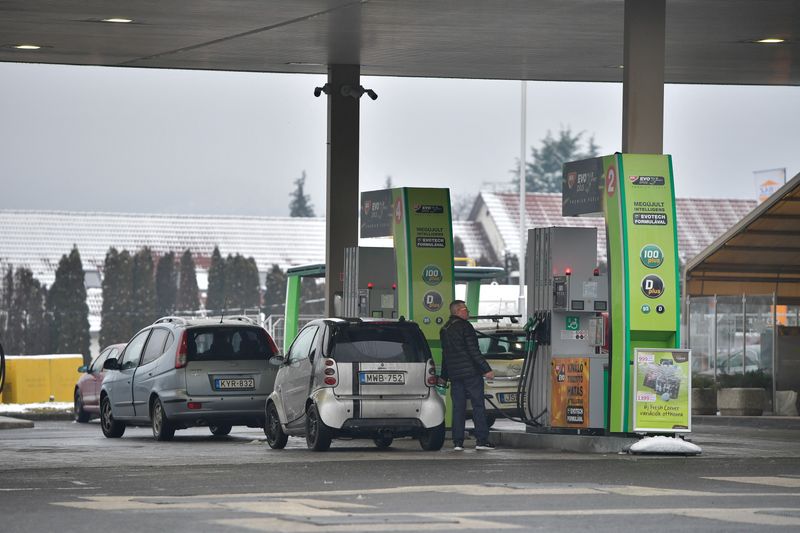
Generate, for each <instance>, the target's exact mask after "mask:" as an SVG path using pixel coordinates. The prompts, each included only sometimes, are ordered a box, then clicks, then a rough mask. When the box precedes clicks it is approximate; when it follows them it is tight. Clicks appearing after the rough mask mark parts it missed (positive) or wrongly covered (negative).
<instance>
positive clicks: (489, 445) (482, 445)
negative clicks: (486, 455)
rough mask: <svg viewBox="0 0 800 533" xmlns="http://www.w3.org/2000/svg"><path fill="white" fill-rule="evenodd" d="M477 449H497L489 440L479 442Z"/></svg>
mask: <svg viewBox="0 0 800 533" xmlns="http://www.w3.org/2000/svg"><path fill="white" fill-rule="evenodd" d="M475 449H476V450H494V449H495V445H494V444H492V443H491V442H489V441H488V440H487V441H486V442H479V443H478V444H477V445H476V446H475Z"/></svg>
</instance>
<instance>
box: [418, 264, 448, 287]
mask: <svg viewBox="0 0 800 533" xmlns="http://www.w3.org/2000/svg"><path fill="white" fill-rule="evenodd" d="M443 279H444V276H443V275H442V269H441V268H439V267H438V266H436V265H426V266H425V268H424V269H422V281H424V282H425V284H426V285H431V286H433V285H438V284H440V283H441V282H442V280H443Z"/></svg>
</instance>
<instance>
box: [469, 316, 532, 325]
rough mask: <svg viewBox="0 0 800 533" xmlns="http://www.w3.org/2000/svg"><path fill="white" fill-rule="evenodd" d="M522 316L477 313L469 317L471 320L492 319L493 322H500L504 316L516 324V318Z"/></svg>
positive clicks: (517, 321)
mask: <svg viewBox="0 0 800 533" xmlns="http://www.w3.org/2000/svg"><path fill="white" fill-rule="evenodd" d="M520 317H522V315H477V316H471V317H469V318H470V319H471V320H494V321H495V322H500V321H501V320H503V319H504V318H508V319H510V320H511V323H512V324H518V323H519V320H517V319H518V318H520Z"/></svg>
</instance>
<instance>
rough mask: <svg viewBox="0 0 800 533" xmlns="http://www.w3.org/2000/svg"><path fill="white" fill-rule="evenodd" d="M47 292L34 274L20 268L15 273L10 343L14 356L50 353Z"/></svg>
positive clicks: (10, 317)
mask: <svg viewBox="0 0 800 533" xmlns="http://www.w3.org/2000/svg"><path fill="white" fill-rule="evenodd" d="M46 297H47V291H46V289H44V288H43V287H42V286H41V284H40V283H39V280H37V279H36V278H34V277H33V272H31V271H30V270H29V269H27V268H20V269H17V271H16V272H15V273H14V298H13V302H12V307H11V312H10V316H9V319H10V320H9V325H10V327H9V337H8V338H9V341H8V344H9V346H10V347H13V350H14V353H18V354H21V355H30V354H42V353H47V352H48V351H49V348H50V346H49V345H48V344H49V343H48V337H49V335H48V332H47V323H46V318H45V314H46V309H45V304H46Z"/></svg>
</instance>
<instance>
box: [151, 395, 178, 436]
mask: <svg viewBox="0 0 800 533" xmlns="http://www.w3.org/2000/svg"><path fill="white" fill-rule="evenodd" d="M150 420H151V422H152V424H153V437H154V438H155V439H156V440H161V441H165V440H172V437H174V436H175V426H174V425H173V424H172V422H170V421H169V419H168V418H167V413H165V412H164V406H163V405H162V404H161V400H160V399H158V398H156V399H155V400H154V401H153V406H152V408H151V409H150Z"/></svg>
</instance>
